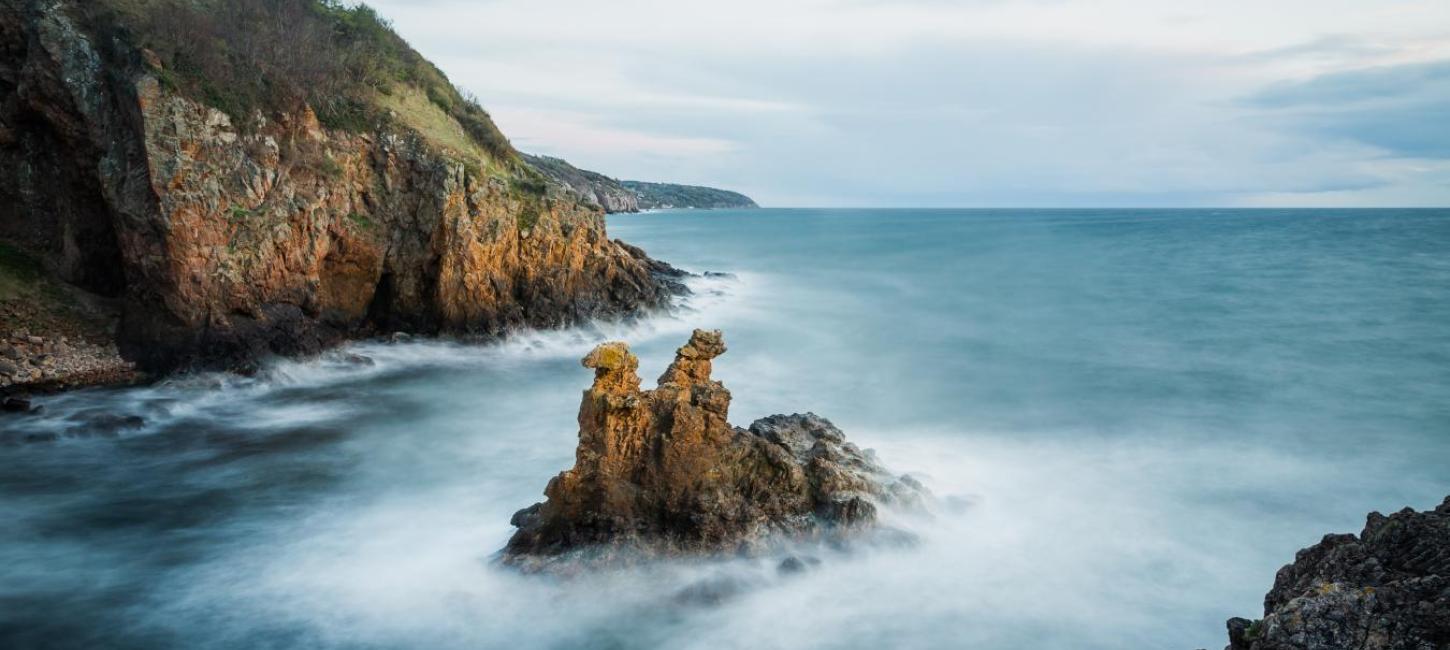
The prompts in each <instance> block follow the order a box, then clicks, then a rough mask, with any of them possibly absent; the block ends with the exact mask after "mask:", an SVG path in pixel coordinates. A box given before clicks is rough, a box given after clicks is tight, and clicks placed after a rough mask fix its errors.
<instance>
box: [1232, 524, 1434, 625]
mask: <svg viewBox="0 0 1450 650" xmlns="http://www.w3.org/2000/svg"><path fill="white" fill-rule="evenodd" d="M1228 629H1229V646H1228V648H1229V650H1340V649H1343V648H1355V649H1365V650H1443V649H1444V648H1450V497H1447V498H1446V499H1445V502H1444V503H1442V504H1441V505H1440V506H1439V507H1438V508H1435V509H1434V510H1431V511H1427V512H1415V511H1414V510H1411V509H1409V508H1406V509H1404V510H1402V511H1400V512H1397V513H1395V514H1392V515H1390V516H1388V517H1386V516H1384V515H1381V514H1379V513H1377V512H1376V513H1371V514H1370V515H1369V519H1368V521H1367V522H1366V523H1365V527H1364V531H1363V532H1361V533H1360V534H1359V536H1357V537H1356V536H1354V535H1326V536H1325V537H1324V540H1323V541H1321V542H1319V543H1318V544H1316V545H1314V546H1311V547H1309V548H1306V549H1304V550H1302V551H1299V553H1298V555H1297V556H1296V557H1295V558H1294V563H1293V564H1290V565H1288V566H1285V567H1284V568H1282V569H1280V570H1279V574H1278V576H1277V577H1276V578H1275V579H1274V588H1273V590H1272V591H1270V592H1269V593H1268V595H1267V596H1265V597H1264V619H1263V620H1262V621H1257V622H1252V621H1249V620H1247V619H1242V618H1235V619H1230V620H1229V622H1228Z"/></svg>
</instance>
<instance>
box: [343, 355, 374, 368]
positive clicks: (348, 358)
mask: <svg viewBox="0 0 1450 650" xmlns="http://www.w3.org/2000/svg"><path fill="white" fill-rule="evenodd" d="M342 360H343V361H344V362H346V363H349V364H351V365H354V366H365V367H371V366H376V365H378V362H377V361H374V360H373V358H372V357H369V356H364V355H361V354H354V353H348V354H344V355H343V356H342Z"/></svg>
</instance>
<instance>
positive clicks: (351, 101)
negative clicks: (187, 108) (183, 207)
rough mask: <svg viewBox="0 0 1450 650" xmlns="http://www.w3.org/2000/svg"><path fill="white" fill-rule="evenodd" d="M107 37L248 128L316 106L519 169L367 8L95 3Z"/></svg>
mask: <svg viewBox="0 0 1450 650" xmlns="http://www.w3.org/2000/svg"><path fill="white" fill-rule="evenodd" d="M80 11H82V12H83V13H84V14H85V16H86V17H87V19H88V22H89V23H90V25H91V26H92V29H93V30H95V31H97V32H98V35H99V36H100V37H101V40H102V41H109V40H111V39H112V38H114V39H116V40H120V41H126V42H129V43H131V44H132V45H134V46H137V47H141V48H145V49H147V50H149V51H150V52H152V53H153V54H155V55H156V59H157V60H158V61H159V66H153V67H152V71H153V73H154V74H155V75H156V77H157V78H158V79H159V80H160V82H161V84H162V86H163V87H165V88H167V89H169V90H173V91H174V92H178V93H180V94H183V95H185V96H188V97H190V98H192V99H194V100H197V101H201V102H203V103H206V104H208V105H210V106H212V107H213V108H216V109H218V110H221V111H223V112H225V113H227V114H228V115H230V116H231V117H232V118H233V122H234V123H235V124H237V125H238V127H239V128H242V129H246V128H249V126H250V124H251V123H252V119H251V117H252V115H253V114H254V113H256V112H257V111H261V112H262V113H263V114H267V115H276V114H280V113H286V112H291V111H294V110H297V109H298V108H299V107H300V106H301V105H303V104H306V105H308V106H311V107H312V108H313V110H314V111H315V112H316V113H317V116H318V120H319V121H320V122H321V123H322V124H323V125H324V126H326V127H328V128H330V129H337V130H344V131H350V132H368V131H373V130H377V129H379V128H385V127H387V126H389V125H390V123H391V122H392V121H393V116H394V115H396V116H397V120H398V121H399V122H401V124H402V125H403V126H405V127H408V128H410V129H413V130H416V131H418V132H419V133H421V134H422V135H423V136H424V137H425V138H427V139H428V140H430V141H433V142H435V143H437V144H439V145H440V146H443V147H447V148H450V149H452V150H454V151H456V152H459V154H460V156H462V157H464V158H468V157H477V158H482V159H484V164H483V167H489V168H491V169H487V170H485V171H488V172H507V171H509V170H516V169H520V168H523V165H522V163H521V162H520V160H519V157H518V153H517V152H516V151H514V149H513V146H512V145H510V144H509V142H508V139H507V138H505V137H504V135H503V133H501V132H500V131H499V130H498V127H497V126H496V125H495V124H494V123H493V120H492V118H490V117H489V115H488V113H487V111H485V110H484V109H483V108H482V107H481V106H479V104H478V102H477V100H475V99H474V98H473V97H471V96H468V95H466V94H464V93H461V92H459V91H458V89H457V88H455V87H454V86H453V84H452V83H451V82H450V81H449V80H448V78H447V77H446V76H445V75H444V74H443V72H442V71H440V70H439V69H438V68H437V67H436V66H434V65H433V64H432V63H430V62H429V61H428V60H426V59H424V58H423V56H422V55H420V54H418V52H417V51H415V50H414V49H413V48H412V47H411V46H409V45H408V43H407V42H406V41H404V40H403V39H402V37H400V36H398V34H397V33H396V32H395V31H394V30H393V28H392V25H391V24H390V23H389V22H388V21H387V20H386V19H384V18H383V17H382V16H380V15H379V14H378V13H377V12H376V11H374V10H373V9H372V8H371V7H368V6H367V5H366V4H357V3H354V2H351V1H349V2H343V1H341V0H96V1H94V2H91V3H85V4H84V5H83V8H82V9H80Z"/></svg>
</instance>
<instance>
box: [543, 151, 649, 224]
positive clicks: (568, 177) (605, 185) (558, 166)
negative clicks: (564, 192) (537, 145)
mask: <svg viewBox="0 0 1450 650" xmlns="http://www.w3.org/2000/svg"><path fill="white" fill-rule="evenodd" d="M524 160H526V161H528V163H529V164H530V165H533V167H534V169H537V170H539V172H540V173H542V174H544V175H545V176H548V177H549V178H550V179H552V180H554V182H556V183H559V184H560V185H562V186H564V187H565V188H568V191H569V192H570V193H571V194H573V195H574V196H575V197H576V198H577V199H578V200H579V201H580V202H582V203H583V204H585V205H587V206H590V207H594V208H599V209H601V210H604V211H605V212H609V213H616V212H639V195H637V194H635V193H634V192H632V191H630V190H628V189H625V188H624V186H623V185H620V184H619V181H616V180H614V179H612V178H610V177H608V176H605V175H604V174H600V173H598V172H591V171H588V170H585V169H579V168H578V167H575V166H573V165H571V164H569V163H568V162H566V161H564V160H562V159H559V158H554V157H551V156H532V155H529V154H524Z"/></svg>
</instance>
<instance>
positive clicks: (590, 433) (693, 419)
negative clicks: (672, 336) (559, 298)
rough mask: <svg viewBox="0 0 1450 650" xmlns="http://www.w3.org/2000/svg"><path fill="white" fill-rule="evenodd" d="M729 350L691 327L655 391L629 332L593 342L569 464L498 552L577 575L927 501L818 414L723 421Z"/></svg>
mask: <svg viewBox="0 0 1450 650" xmlns="http://www.w3.org/2000/svg"><path fill="white" fill-rule="evenodd" d="M724 352H725V342H724V339H723V338H722V337H721V334H720V332H718V331H703V330H696V331H695V333H694V335H693V336H692V337H691V338H690V341H689V343H687V344H686V345H685V346H684V347H682V348H680V349H679V350H678V352H677V353H676V355H675V360H674V363H672V364H670V366H669V368H668V369H667V370H666V371H665V373H664V375H662V376H661V377H660V379H659V382H658V386H657V387H656V388H654V389H652V390H641V389H640V378H639V376H638V374H636V371H637V369H638V368H639V359H638V358H636V357H635V356H634V354H632V353H631V352H630V350H629V347H628V346H627V345H625V344H624V343H605V344H603V345H600V346H599V347H597V348H595V349H594V351H592V352H590V353H589V355H588V356H586V357H585V358H584V360H583V363H584V366H585V367H588V368H592V369H594V384H593V386H591V387H590V388H589V389H588V390H586V391H585V392H584V398H583V403H582V404H581V405H580V409H579V446H578V449H577V451H576V460H575V465H574V467H573V469H570V470H568V471H565V472H563V473H561V474H559V475H558V476H557V477H555V478H554V479H553V480H552V481H550V482H549V485H548V487H547V488H546V489H545V491H544V494H545V495H546V496H547V497H548V500H547V501H544V502H543V503H537V504H534V505H533V506H530V507H528V508H525V509H523V510H520V511H519V512H518V513H517V514H515V515H514V517H513V520H512V523H513V524H514V525H515V526H517V527H518V531H517V532H516V533H515V534H514V536H513V538H512V539H510V540H509V542H508V545H507V547H506V548H505V549H504V551H503V553H502V557H501V560H502V562H503V563H504V564H506V565H509V566H513V567H517V568H519V569H522V570H524V571H527V572H536V571H548V572H554V573H571V572H575V571H578V570H582V569H587V568H597V567H608V566H619V565H627V564H631V563H635V562H638V561H642V560H648V559H654V558H670V557H691V556H693V557H701V556H706V557H708V556H737V555H741V554H745V555H753V554H761V553H766V552H769V551H771V550H772V549H779V548H786V547H787V546H789V545H792V544H796V543H801V542H815V543H819V542H827V543H840V542H845V541H847V540H848V539H850V538H853V537H858V536H861V535H864V534H869V533H872V532H877V531H883V532H884V531H886V530H887V529H885V528H882V527H881V526H880V524H879V522H878V508H880V507H882V506H890V505H898V506H901V507H904V508H912V507H919V506H921V505H922V504H923V500H924V498H925V497H926V491H925V489H924V488H922V487H921V485H920V484H919V483H917V482H915V481H913V480H910V479H908V478H905V477H901V478H897V477H894V476H892V475H891V474H889V473H888V472H887V471H886V470H885V469H884V468H883V467H882V466H881V465H880V464H879V463H878V462H877V461H876V460H875V458H874V457H873V455H872V454H871V453H869V452H864V451H862V450H860V449H859V448H857V447H856V446H855V445H853V444H851V443H849V442H847V441H846V438H845V435H844V434H842V433H841V431H840V430H839V429H837V428H836V427H835V426H834V425H832V424H831V423H830V422H829V421H827V420H826V419H825V418H822V417H819V416H817V415H814V414H809V413H808V414H805V415H776V416H771V417H768V418H765V419H762V420H760V421H757V422H756V423H754V424H753V425H751V427H750V428H749V429H741V428H737V427H733V426H731V425H730V423H729V422H728V421H727V416H728V411H729V407H730V391H728V390H726V389H725V387H724V386H723V385H721V384H720V382H718V381H715V380H713V379H711V377H710V374H711V364H712V361H713V360H714V359H715V358H716V357H718V356H720V355H721V354H723V353H724Z"/></svg>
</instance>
